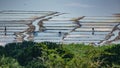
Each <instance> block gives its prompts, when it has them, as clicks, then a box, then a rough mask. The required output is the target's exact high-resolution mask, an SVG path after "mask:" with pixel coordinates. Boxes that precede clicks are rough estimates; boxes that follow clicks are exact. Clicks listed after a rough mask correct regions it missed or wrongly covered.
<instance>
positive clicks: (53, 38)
mask: <svg viewBox="0 0 120 68" xmlns="http://www.w3.org/2000/svg"><path fill="white" fill-rule="evenodd" d="M34 40H60V37H34Z"/></svg>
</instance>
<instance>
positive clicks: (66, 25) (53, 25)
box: [44, 24, 76, 27]
mask: <svg viewBox="0 0 120 68" xmlns="http://www.w3.org/2000/svg"><path fill="white" fill-rule="evenodd" d="M44 26H49V27H50V26H52V27H55V26H56V27H60V26H65V27H68V26H76V24H59V25H58V24H44Z"/></svg>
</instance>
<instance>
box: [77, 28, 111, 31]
mask: <svg viewBox="0 0 120 68" xmlns="http://www.w3.org/2000/svg"><path fill="white" fill-rule="evenodd" d="M75 31H92V28H91V29H89V28H78V29H76V30H75ZM94 31H112V28H111V29H110V28H104V29H103V28H95V29H94Z"/></svg>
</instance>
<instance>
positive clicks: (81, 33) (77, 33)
mask: <svg viewBox="0 0 120 68" xmlns="http://www.w3.org/2000/svg"><path fill="white" fill-rule="evenodd" d="M108 33H109V32H94V34H95V35H106V34H108ZM69 34H71V35H91V34H92V31H86V32H85V31H84V32H82V31H79V32H71V33H69Z"/></svg>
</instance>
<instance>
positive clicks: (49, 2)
mask: <svg viewBox="0 0 120 68" xmlns="http://www.w3.org/2000/svg"><path fill="white" fill-rule="evenodd" d="M0 10H35V11H37V10H40V11H58V12H66V13H71V14H74V15H85V16H97V15H99V16H106V15H112V14H114V13H120V0H0Z"/></svg>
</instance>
